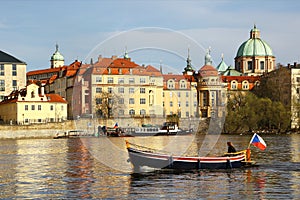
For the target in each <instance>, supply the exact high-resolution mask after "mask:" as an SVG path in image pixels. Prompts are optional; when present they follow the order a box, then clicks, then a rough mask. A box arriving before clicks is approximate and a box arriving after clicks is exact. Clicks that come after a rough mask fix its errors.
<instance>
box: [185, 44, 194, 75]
mask: <svg viewBox="0 0 300 200" xmlns="http://www.w3.org/2000/svg"><path fill="white" fill-rule="evenodd" d="M193 72H194V70H193V67H192V62H191V58H190V48H188V57H187V59H186V67H185V68H184V72H183V73H184V74H188V75H191V74H190V73H193Z"/></svg>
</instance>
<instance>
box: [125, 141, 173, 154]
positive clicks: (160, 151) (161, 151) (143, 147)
mask: <svg viewBox="0 0 300 200" xmlns="http://www.w3.org/2000/svg"><path fill="white" fill-rule="evenodd" d="M125 141H126V146H127V148H128V147H130V146H134V147H137V148H138V149H143V151H144V150H145V151H146V152H149V153H165V154H172V153H170V152H168V151H164V150H158V149H153V148H149V147H145V146H141V145H137V144H134V143H131V142H128V140H125Z"/></svg>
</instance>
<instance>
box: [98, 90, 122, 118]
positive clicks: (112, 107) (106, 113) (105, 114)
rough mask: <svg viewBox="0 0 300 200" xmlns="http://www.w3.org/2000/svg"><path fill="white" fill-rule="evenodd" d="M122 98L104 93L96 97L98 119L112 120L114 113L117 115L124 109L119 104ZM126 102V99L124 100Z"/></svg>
mask: <svg viewBox="0 0 300 200" xmlns="http://www.w3.org/2000/svg"><path fill="white" fill-rule="evenodd" d="M119 100H121V97H119V96H118V95H116V94H114V93H109V92H102V93H100V94H99V95H97V96H96V97H95V111H96V114H97V117H100V118H105V119H110V118H113V117H114V113H117V112H116V111H118V110H119V109H121V108H122V106H121V105H124V104H121V103H120V102H119ZM123 100H124V99H123Z"/></svg>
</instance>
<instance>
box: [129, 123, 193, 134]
mask: <svg viewBox="0 0 300 200" xmlns="http://www.w3.org/2000/svg"><path fill="white" fill-rule="evenodd" d="M123 130H124V132H125V133H126V134H127V135H132V136H161V135H187V134H192V132H193V130H181V129H180V128H179V127H178V125H177V124H176V123H174V122H165V123H163V125H162V126H161V127H159V126H152V125H147V126H142V127H128V128H123Z"/></svg>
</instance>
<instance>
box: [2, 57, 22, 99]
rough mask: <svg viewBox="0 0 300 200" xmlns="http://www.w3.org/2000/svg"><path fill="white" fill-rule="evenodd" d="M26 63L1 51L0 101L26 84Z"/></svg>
mask: <svg viewBox="0 0 300 200" xmlns="http://www.w3.org/2000/svg"><path fill="white" fill-rule="evenodd" d="M26 66H27V65H26V63H25V62H23V61H21V60H19V59H17V58H15V57H14V56H12V55H9V54H7V53H5V52H3V51H0V101H2V100H3V99H4V97H5V96H7V95H9V94H10V92H11V91H13V90H18V89H20V88H23V87H25V86H26Z"/></svg>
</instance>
